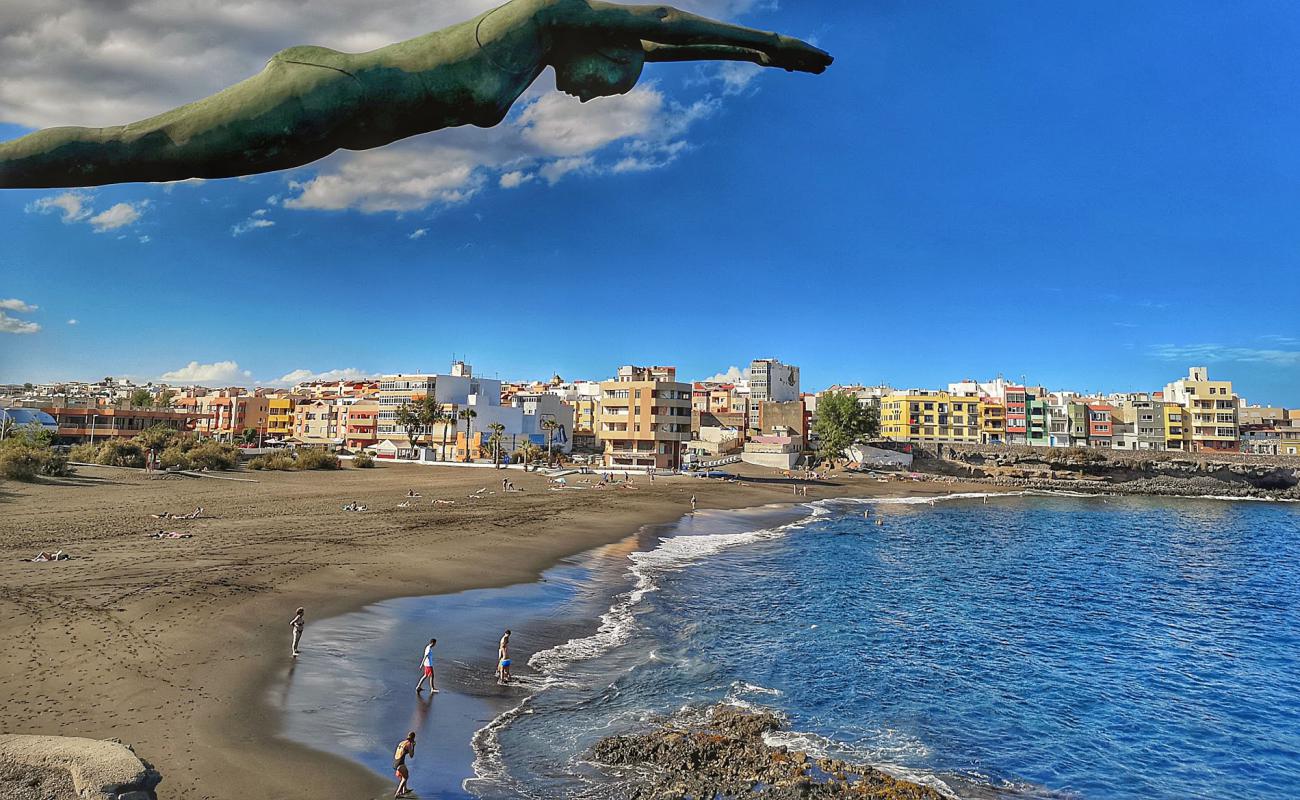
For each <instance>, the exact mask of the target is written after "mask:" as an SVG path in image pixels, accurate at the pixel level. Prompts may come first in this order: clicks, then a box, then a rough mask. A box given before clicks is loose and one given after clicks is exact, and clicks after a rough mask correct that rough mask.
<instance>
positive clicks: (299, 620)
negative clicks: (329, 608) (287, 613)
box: [289, 608, 307, 658]
mask: <svg viewBox="0 0 1300 800" xmlns="http://www.w3.org/2000/svg"><path fill="white" fill-rule="evenodd" d="M305 613H307V612H306V611H305V610H303V609H302V608H299V609H298V610H297V611H295V612H294V613H293V619H291V620H289V627H290V628H292V629H293V651H292V652H293V657H294V658H297V657H298V642H300V641H302V626H303V625H304V624H305V623H304V622H303V614H305Z"/></svg>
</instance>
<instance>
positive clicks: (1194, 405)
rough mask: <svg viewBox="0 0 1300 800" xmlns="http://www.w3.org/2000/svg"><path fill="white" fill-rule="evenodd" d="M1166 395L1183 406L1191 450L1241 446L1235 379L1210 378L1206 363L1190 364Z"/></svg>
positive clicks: (1212, 450)
mask: <svg viewBox="0 0 1300 800" xmlns="http://www.w3.org/2000/svg"><path fill="white" fill-rule="evenodd" d="M1164 399H1165V400H1166V401H1167V402H1171V403H1176V404H1178V405H1180V406H1182V407H1183V410H1184V412H1185V417H1188V419H1186V420H1185V424H1184V426H1183V427H1184V428H1189V429H1190V431H1191V434H1190V436H1189V437H1188V438H1189V439H1190V443H1191V450H1192V452H1197V453H1201V452H1216V451H1218V452H1224V451H1231V452H1235V451H1237V450H1238V449H1239V447H1240V432H1239V429H1238V421H1237V407H1238V406H1239V405H1240V398H1238V397H1237V395H1236V393H1234V392H1233V391H1232V381H1213V380H1210V371H1209V369H1207V368H1206V367H1191V368H1190V369H1189V370H1188V371H1187V377H1186V378H1180V379H1179V380H1176V381H1174V382H1173V383H1170V384H1168V385H1166V386H1165V391H1164Z"/></svg>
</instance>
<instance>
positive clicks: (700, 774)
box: [592, 705, 944, 800]
mask: <svg viewBox="0 0 1300 800" xmlns="http://www.w3.org/2000/svg"><path fill="white" fill-rule="evenodd" d="M780 728H781V721H780V719H778V718H777V717H776V716H775V715H773V714H767V713H753V712H748V711H744V710H741V709H737V708H734V707H732V706H725V705H720V706H715V707H713V708H711V709H709V710H708V711H707V712H706V713H704V714H700V713H698V712H696V713H692V714H688V715H685V716H679V717H678V718H675V719H674V720H670V721H667V722H665V723H664V724H663V725H662V726H661V727H659V728H657V729H655V730H652V731H649V732H647V733H642V734H633V735H627V736H611V737H609V738H606V739H602V740H601V741H600V742H598V743H597V744H596V746H595V747H594V748H593V750H592V758H593V759H594V760H595V761H596V762H597V763H600V764H602V765H605V766H606V767H608V768H613V769H615V770H618V771H619V774H620V775H621V776H624V777H626V778H627V779H628V780H629V784H628V785H627V786H626V789H627V795H626V796H627V797H629V798H631V800H668V798H704V797H708V798H714V797H716V798H726V799H728V800H739V799H740V798H751V797H753V798H758V797H761V798H764V800H794V799H795V798H799V799H800V800H804V799H805V798H813V799H814V800H841V799H842V800H848V799H849V798H853V799H854V800H865V798H872V800H942V798H944V795H942V794H940V793H939V792H938V791H936V790H935V789H932V788H930V787H928V786H922V785H920V784H916V783H911V782H908V781H904V780H899V779H897V778H894V777H892V776H890V775H887V774H885V773H884V772H881V771H880V770H878V769H875V768H873V767H869V766H865V765H856V764H849V763H846V762H844V761H839V760H836V759H830V758H814V757H811V756H809V755H808V754H807V753H804V752H798V751H796V752H791V751H790V750H789V749H788V748H786V747H784V746H772V745H769V744H767V742H766V741H765V740H764V734H767V733H770V732H772V731H776V730H778V729H780Z"/></svg>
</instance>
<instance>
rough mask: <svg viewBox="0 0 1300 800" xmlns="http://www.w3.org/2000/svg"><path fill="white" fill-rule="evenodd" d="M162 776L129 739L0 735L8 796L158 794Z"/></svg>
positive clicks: (119, 799)
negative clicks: (143, 757) (135, 749)
mask: <svg viewBox="0 0 1300 800" xmlns="http://www.w3.org/2000/svg"><path fill="white" fill-rule="evenodd" d="M161 780H162V776H161V775H159V774H158V772H157V771H156V770H155V769H154V768H153V766H152V765H151V764H149V762H147V761H144V760H142V759H141V758H140V757H139V756H137V755H136V754H135V751H134V750H132V749H131V747H130V745H125V744H122V743H121V742H118V741H115V740H109V741H100V740H98V739H80V738H76V737H71V736H0V797H3V798H5V800H157V796H156V795H155V794H154V787H156V786H157V785H158V783H159V781H161Z"/></svg>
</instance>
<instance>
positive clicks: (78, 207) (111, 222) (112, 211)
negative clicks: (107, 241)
mask: <svg viewBox="0 0 1300 800" xmlns="http://www.w3.org/2000/svg"><path fill="white" fill-rule="evenodd" d="M0 85H2V82H0ZM94 203H95V196H94V195H93V194H91V193H89V192H63V193H61V194H56V195H51V196H49V197H42V198H40V199H39V200H36V201H35V202H33V203H29V204H28V205H27V208H26V211H27V213H29V214H53V213H57V214H59V216H60V218H61V219H62V220H63V222H64V223H65V224H71V223H74V222H86V223H89V224H90V227H91V228H92V229H93V230H94V231H95V233H106V232H108V231H115V230H117V229H119V228H125V227H127V226H128V225H134V224H135V223H136V222H138V221H139V220H140V216H141V215H142V214H143V213H144V210H145V209H146V208H148V207H149V201H148V200H141V201H139V202H136V203H116V204H114V205H112V206H110V207H109V208H108V209H107V210H105V211H101V212H99V213H98V214H96V213H95V208H94Z"/></svg>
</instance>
